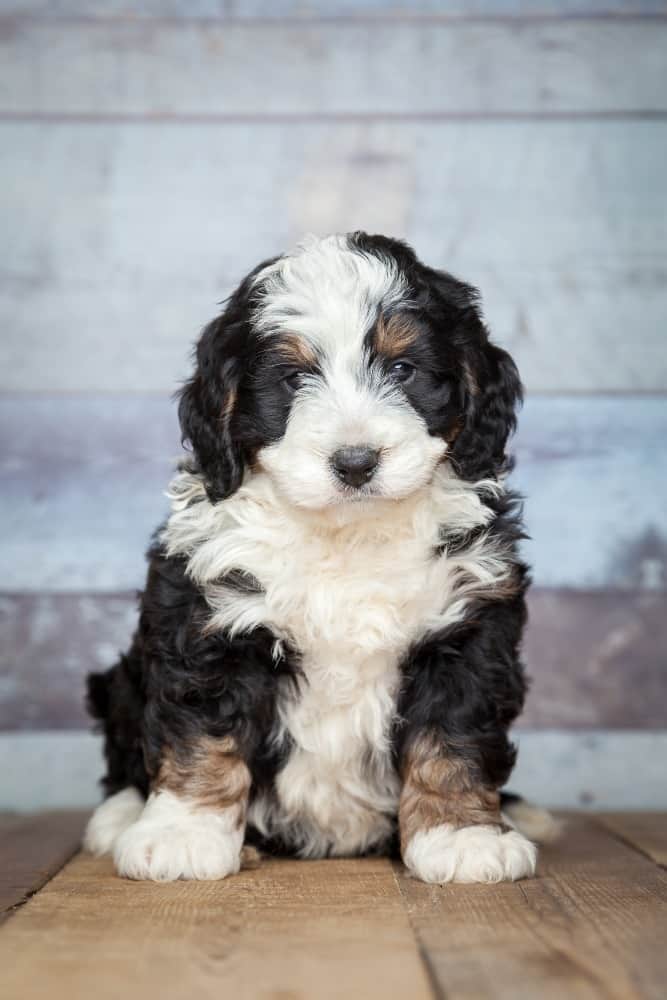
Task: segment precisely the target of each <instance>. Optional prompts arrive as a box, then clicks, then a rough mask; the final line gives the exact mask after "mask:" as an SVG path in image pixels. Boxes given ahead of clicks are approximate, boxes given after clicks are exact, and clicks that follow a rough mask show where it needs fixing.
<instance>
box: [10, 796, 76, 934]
mask: <svg viewBox="0 0 667 1000" xmlns="http://www.w3.org/2000/svg"><path fill="white" fill-rule="evenodd" d="M86 818H87V813H82V812H68V811H59V812H46V813H39V814H37V815H35V816H12V817H10V818H3V822H2V824H0V923H1V922H2V921H3V920H4V919H5V918H6V917H7V916H9V914H10V913H11V912H12V911H13V910H15V909H16V908H17V907H19V906H21V904H22V903H24V902H25V901H26V900H27V899H28V898H29V897H30V896H31V895H32V894H33V893H35V892H37V890H38V889H40V888H41V887H42V886H43V885H44V884H45V882H47V881H48V880H49V879H50V878H51V877H52V876H53V875H55V873H56V872H57V871H59V870H60V869H61V868H62V866H63V865H64V864H65V862H66V861H68V860H69V859H70V858H71V856H72V855H73V854H74V852H75V851H76V850H77V849H78V847H79V844H80V842H81V833H82V831H83V827H84V823H85V821H86Z"/></svg>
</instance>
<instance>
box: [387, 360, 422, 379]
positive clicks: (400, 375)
mask: <svg viewBox="0 0 667 1000" xmlns="http://www.w3.org/2000/svg"><path fill="white" fill-rule="evenodd" d="M416 371H417V369H416V368H415V366H414V365H411V364H410V362H409V361H394V363H393V365H391V367H390V368H389V374H390V375H391V376H392V377H393V378H395V379H396V381H397V382H402V383H403V384H405V383H406V382H411V381H412V379H413V378H414V376H415V372H416Z"/></svg>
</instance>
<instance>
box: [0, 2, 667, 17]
mask: <svg viewBox="0 0 667 1000" xmlns="http://www.w3.org/2000/svg"><path fill="white" fill-rule="evenodd" d="M0 11H1V12H3V13H9V14H11V13H17V14H18V13H31V14H40V15H42V16H46V17H53V18H58V17H71V16H84V17H86V18H105V17H117V16H121V17H159V18H163V17H175V18H183V19H190V18H215V19H218V18H219V19H222V20H227V19H230V20H232V19H236V18H264V17H269V18H279V17H296V18H303V19H306V18H310V17H355V18H356V17H365V16H373V17H374V16H382V15H387V16H390V17H410V18H413V17H420V16H425V17H433V16H434V15H441V16H443V17H484V16H486V17H516V16H529V17H541V16H558V17H572V16H576V17H582V16H586V15H603V16H604V15H608V14H626V15H642V14H648V15H651V14H664V13H667V4H665V2H664V0H537V2H535V0H403V2H402V3H401V2H400V0H398V2H397V0H101V2H97V0H96V2H95V3H91V2H90V0H2V2H1V3H0Z"/></svg>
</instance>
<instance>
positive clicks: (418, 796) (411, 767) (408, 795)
mask: <svg viewBox="0 0 667 1000" xmlns="http://www.w3.org/2000/svg"><path fill="white" fill-rule="evenodd" d="M402 777H403V787H402V789H401V797H400V801H399V807H398V820H399V827H400V834H401V850H402V851H405V850H406V848H407V846H408V844H409V843H410V841H411V840H412V838H413V837H414V835H415V834H416V833H419V832H421V831H426V830H430V829H431V828H432V827H434V826H439V825H440V824H442V823H447V824H449V825H451V826H453V827H455V828H456V829H460V828H461V827H464V826H477V825H479V824H498V825H502V820H501V816H500V796H499V794H498V792H497V791H495V790H494V789H491V788H486V787H485V786H484V785H482V784H481V782H480V781H479V780H478V779H477V777H476V776H475V774H474V771H473V768H472V767H471V765H470V764H468V762H467V761H466V760H465V759H464V758H462V757H458V756H455V755H453V754H451V752H448V749H447V746H446V744H444V743H442V742H440V741H439V740H437V739H436V738H434V737H431V736H428V735H427V736H423V737H421V738H420V739H418V740H416V741H415V742H414V743H413V744H412V746H411V747H410V749H409V751H408V754H407V758H406V761H405V764H404V767H403V775H402Z"/></svg>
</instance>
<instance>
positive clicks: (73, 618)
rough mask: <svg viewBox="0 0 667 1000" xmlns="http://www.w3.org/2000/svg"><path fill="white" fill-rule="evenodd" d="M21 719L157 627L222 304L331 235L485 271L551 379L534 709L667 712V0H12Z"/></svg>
mask: <svg viewBox="0 0 667 1000" xmlns="http://www.w3.org/2000/svg"><path fill="white" fill-rule="evenodd" d="M0 145H1V147H2V150H3V156H2V158H1V160H0V202H1V205H2V218H3V220H4V233H3V236H4V239H3V240H2V247H1V248H0V254H1V255H2V256H1V259H0V285H1V295H0V323H1V327H0V329H1V331H2V332H1V334H0V442H1V447H2V450H1V452H0V463H1V464H0V471H1V473H2V477H3V487H2V493H1V495H0V524H1V525H2V533H3V538H2V552H3V556H2V566H3V569H2V578H1V583H2V592H1V593H0V627H1V629H2V656H3V663H2V670H3V677H2V682H1V683H0V726H1V727H3V728H5V729H8V730H9V729H11V730H27V731H33V730H45V729H80V728H81V727H83V726H85V725H86V722H85V717H84V714H83V711H82V707H81V678H82V676H83V674H84V673H85V672H86V671H87V670H88V669H89V668H90V667H100V666H103V665H105V664H108V663H110V662H111V661H112V659H113V656H114V653H115V650H117V649H118V648H119V647H121V646H122V645H123V644H124V643H125V642H126V641H127V638H128V636H129V634H130V632H131V629H132V625H133V621H134V598H133V592H134V590H135V589H136V588H137V587H139V586H140V585H141V579H142V572H143V567H142V559H141V552H142V549H143V548H144V545H145V542H146V540H147V537H148V535H149V533H150V531H151V530H152V528H153V527H154V525H155V524H156V523H157V521H158V520H159V519H160V517H161V516H162V515H163V513H164V510H165V501H164V497H163V490H164V487H165V484H166V481H167V478H168V475H169V470H170V468H171V465H172V463H173V459H174V457H175V456H176V455H177V453H178V449H179V440H178V429H177V425H176V419H175V413H174V409H173V405H172V404H171V402H170V395H171V393H172V392H173V391H174V389H175V388H176V387H177V385H178V382H179V380H180V379H181V378H182V377H183V376H184V374H185V373H186V372H187V369H188V364H189V362H188V352H189V347H190V344H191V342H192V340H193V338H194V337H195V335H196V332H197V330H198V328H199V327H200V326H201V324H202V323H203V322H204V321H205V320H206V319H207V318H209V317H210V316H211V315H212V313H213V312H214V311H215V309H216V302H217V301H219V300H220V299H221V298H223V297H224V296H225V295H226V294H227V293H228V292H229V290H230V289H231V288H232V287H233V286H234V283H235V282H237V281H238V280H239V278H240V277H241V276H242V275H243V273H244V271H246V270H247V269H248V268H249V267H251V266H252V265H253V264H254V263H256V261H257V260H259V259H261V258H263V257H266V256H268V255H270V254H272V253H275V252H278V251H280V250H281V249H283V248H285V247H286V246H289V245H290V244H291V243H293V242H294V240H295V239H298V238H299V236H300V235H301V234H302V233H303V232H305V231H309V230H312V231H316V232H326V231H331V230H346V229H354V228H367V229H370V230H375V231H377V230H380V231H384V232H388V233H392V234H394V235H397V236H401V237H405V238H407V239H408V240H410V241H411V242H412V243H413V244H414V245H415V246H416V248H417V250H418V251H419V253H420V254H421V255H422V256H423V257H424V258H426V259H427V260H428V261H429V262H431V263H433V264H436V265H440V266H443V267H446V268H448V269H449V270H452V271H453V272H455V273H458V274H460V275H461V276H462V277H464V278H466V279H467V280H469V281H472V282H473V283H476V284H478V285H479V287H480V288H481V290H482V292H483V295H484V302H485V310H486V315H487V318H488V321H489V324H490V326H491V328H492V329H493V331H494V332H495V335H496V337H497V339H498V340H499V341H500V342H501V343H503V344H504V345H505V346H507V347H508V348H509V349H510V350H511V351H512V352H513V354H514V355H515V357H516V359H517V361H518V363H519V366H520V369H521V371H522V374H523V377H524V380H525V383H526V386H527V389H528V396H527V402H526V406H525V409H524V412H523V415H522V420H521V425H520V431H519V434H518V436H517V439H516V446H515V450H516V453H517V457H518V466H517V472H516V482H517V485H518V487H519V488H521V489H522V490H523V491H524V492H525V493H526V495H527V498H528V501H527V520H528V526H529V530H530V532H531V534H532V536H533V537H532V540H531V541H530V542H529V543H528V544H527V554H528V555H529V557H530V559H531V561H532V562H533V564H534V567H535V588H534V591H533V594H532V598H531V624H530V630H529V634H528V637H527V642H526V658H527V661H528V665H529V669H530V672H531V674H532V675H533V677H534V684H533V689H532V693H531V696H530V700H529V705H528V709H527V712H526V715H525V718H524V725H526V726H528V727H531V728H538V729H545V728H551V727H558V728H560V729H583V730H587V729H590V730H591V731H592V730H601V729H609V728H615V729H623V728H632V729H664V728H665V727H667V685H666V684H665V679H666V676H667V656H666V654H665V649H667V615H666V614H665V612H666V611H667V602H666V601H665V596H666V591H667V504H666V503H665V495H666V493H667V444H666V442H667V398H666V393H667V334H666V332H665V317H666V315H667V179H666V178H667V173H666V171H665V163H666V162H667V4H666V3H664V2H658V0H655V2H651V0H636V2H632V0H608V2H603V0H567V2H556V0H543V2H537V3H528V2H522V0H498V2H493V0H475V2H472V3H467V2H466V3H464V2H462V0H461V2H456V0H415V2H410V3H407V2H405V3H403V4H401V3H395V2H391V0H359V2H356V0H302V2H300V0H276V2H271V0H237V2H223V0H190V2H186V0H166V2H159V3H158V2H157V0H143V2H136V3H132V2H130V0H102V2H98V3H92V2H86V0H57V2H49V3H47V2H46V0H14V2H11V0H3V2H1V3H0Z"/></svg>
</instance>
